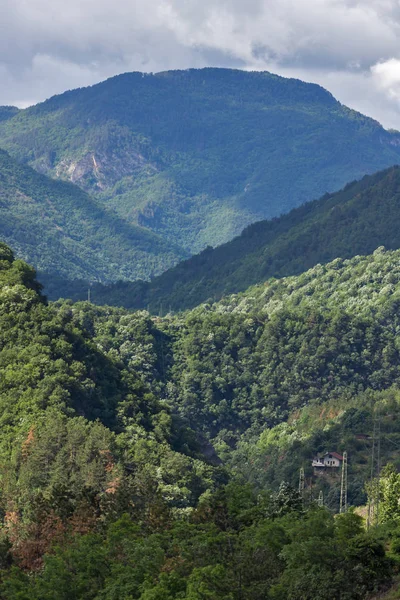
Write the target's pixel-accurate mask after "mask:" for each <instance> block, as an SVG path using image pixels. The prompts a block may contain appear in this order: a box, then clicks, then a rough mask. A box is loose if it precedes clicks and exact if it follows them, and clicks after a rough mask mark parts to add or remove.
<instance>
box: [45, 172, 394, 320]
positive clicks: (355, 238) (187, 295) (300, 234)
mask: <svg viewBox="0 0 400 600" xmlns="http://www.w3.org/2000/svg"><path fill="white" fill-rule="evenodd" d="M379 245H385V247H387V248H391V249H395V248H399V247H400V168H399V167H392V168H390V169H388V170H386V171H382V172H379V173H377V174H375V175H372V176H366V177H364V178H363V179H362V180H361V181H358V182H354V183H351V184H349V185H347V186H346V187H345V188H344V189H343V190H342V191H340V192H337V193H334V194H331V195H325V196H324V197H323V198H321V199H320V200H317V201H314V202H310V203H307V204H305V205H303V206H301V207H299V208H297V209H294V210H293V211H291V212H290V213H288V214H287V215H283V216H282V217H280V218H278V219H273V220H269V221H261V222H259V223H255V224H254V225H251V226H249V227H248V228H247V229H245V231H244V232H243V233H242V235H240V236H239V237H237V238H235V239H234V240H232V241H231V242H228V243H227V244H224V245H222V246H220V247H218V248H215V249H212V248H208V249H206V250H204V251H203V252H202V253H200V254H199V255H196V256H194V257H192V258H190V259H188V260H186V261H184V262H181V263H179V264H178V265H177V266H176V267H173V268H172V269H170V270H169V271H167V272H165V273H163V274H162V275H160V276H159V277H156V278H154V279H153V280H152V281H151V282H149V283H146V282H135V283H129V282H125V283H119V284H116V285H113V286H111V287H110V288H107V287H105V288H104V287H101V286H98V287H95V288H94V290H93V299H94V301H95V302H98V303H106V304H116V305H124V306H126V307H129V308H147V307H148V308H149V309H150V310H151V311H153V312H156V313H160V312H163V313H165V312H166V311H168V310H171V309H172V310H182V309H185V308H188V307H193V306H195V305H196V304H199V303H200V302H204V301H206V300H209V299H217V298H220V297H222V296H223V295H224V294H229V293H232V292H238V291H242V290H245V289H246V288H247V287H249V286H250V285H253V284H254V283H257V282H261V281H264V280H265V279H267V278H269V277H282V276H286V275H294V274H297V273H301V272H303V271H305V270H306V269H308V268H310V267H312V266H314V265H316V264H317V263H326V262H327V261H329V260H332V259H334V258H336V257H338V256H340V257H342V258H351V257H352V256H355V255H356V254H367V253H370V252H372V251H373V250H374V249H375V248H376V247H377V246H379ZM58 285H59V290H57V286H55V287H53V288H52V289H50V292H51V295H52V296H53V297H55V296H56V294H57V292H58V291H59V293H61V294H62V293H64V295H66V296H68V295H69V294H72V295H74V297H75V298H78V297H82V295H83V293H84V290H85V289H86V288H87V285H86V284H79V283H78V282H76V283H75V285H71V284H68V285H67V286H65V285H63V283H62V282H59V284H58Z"/></svg>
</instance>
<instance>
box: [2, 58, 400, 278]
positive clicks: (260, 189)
mask: <svg viewBox="0 0 400 600" xmlns="http://www.w3.org/2000/svg"><path fill="white" fill-rule="evenodd" d="M7 116H8V117H9V116H10V114H9V110H8V114H7ZM0 147H3V148H4V149H6V150H7V151H9V153H10V154H11V155H12V156H13V157H15V158H16V159H17V160H18V161H20V162H24V163H28V164H29V165H31V166H32V167H34V168H35V169H36V170H38V171H39V172H41V173H44V174H46V175H49V176H51V177H54V178H61V179H67V180H70V181H72V182H73V183H75V184H77V185H79V186H80V187H81V188H82V189H84V190H85V191H87V192H89V193H90V194H92V195H93V194H94V195H96V197H97V198H98V200H100V201H101V202H103V203H104V205H105V206H106V207H107V208H108V209H110V210H113V211H114V210H115V211H116V212H117V214H118V215H119V216H120V217H121V218H122V219H124V220H125V221H128V222H129V223H131V224H134V225H140V226H143V227H145V228H147V229H150V230H152V231H153V232H155V233H157V234H160V235H162V237H163V238H165V239H167V240H169V242H170V243H172V244H174V245H175V244H176V245H178V246H180V247H182V248H183V249H184V250H185V251H186V252H188V253H190V254H193V253H195V252H199V251H201V250H203V249H204V248H205V247H206V246H208V245H211V246H216V245H218V244H222V243H224V242H226V241H228V240H229V239H231V238H233V237H234V236H235V235H238V234H239V233H240V232H241V231H242V230H243V228H244V227H245V226H246V225H249V224H250V223H253V222H255V221H259V220H261V219H265V218H271V217H275V216H278V215H280V214H282V213H284V212H287V211H289V210H290V209H292V208H293V207H296V206H299V205H300V204H302V203H304V202H305V201H308V200H310V199H313V198H317V197H319V196H321V195H322V194H323V193H325V192H326V191H334V190H337V189H339V188H340V187H341V186H343V185H344V184H345V183H347V182H348V181H351V180H354V179H356V178H359V177H361V176H363V175H365V174H366V173H373V172H375V171H377V170H379V169H384V168H386V167H388V166H390V165H393V164H396V163H398V162H399V157H400V134H398V133H396V132H389V131H385V130H384V129H383V128H382V127H381V125H380V124H379V123H377V122H376V121H374V120H372V119H370V118H367V117H365V116H363V115H361V114H359V113H357V112H355V111H352V110H350V109H348V108H346V107H345V106H343V105H341V104H340V103H339V102H338V101H336V100H335V99H334V98H333V96H332V95H331V94H330V93H329V92H327V91H326V90H324V89H323V88H321V87H319V86H317V85H313V84H309V83H304V82H301V81H298V80H295V79H285V78H282V77H278V76H276V75H273V74H271V73H267V72H264V73H260V72H244V71H238V70H228V69H200V70H194V69H191V70H188V71H170V72H164V73H158V74H154V75H153V74H151V75H146V74H143V73H127V74H124V75H119V76H117V77H114V78H112V79H109V80H107V81H105V82H103V83H100V84H98V85H94V86H92V87H89V88H83V89H77V90H74V91H70V92H66V93H64V94H62V95H60V96H56V97H53V98H51V99H49V100H48V101H46V102H43V103H41V104H39V105H37V106H34V107H31V108H28V109H25V110H20V111H18V112H16V114H15V115H14V116H12V118H7V119H6V120H4V121H3V122H2V123H0ZM164 264H165V263H164ZM150 273H151V269H147V276H149V275H150Z"/></svg>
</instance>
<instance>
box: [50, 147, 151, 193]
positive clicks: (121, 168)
mask: <svg viewBox="0 0 400 600" xmlns="http://www.w3.org/2000/svg"><path fill="white" fill-rule="evenodd" d="M142 170H146V171H147V172H148V171H150V172H151V171H153V172H155V171H156V170H157V168H156V167H155V165H152V164H151V163H149V161H148V160H146V158H145V157H144V156H143V155H142V154H141V153H140V152H138V151H137V150H135V149H132V150H131V151H130V150H122V151H118V150H112V149H111V150H110V151H107V150H97V151H95V152H87V153H85V154H84V155H83V156H82V157H81V158H79V159H74V158H63V159H62V160H61V161H60V162H59V163H57V164H56V165H55V168H54V174H55V175H56V177H59V178H61V179H68V180H69V181H71V182H72V183H76V184H77V185H79V186H80V187H81V188H83V189H85V190H86V191H89V192H102V191H105V190H107V189H111V188H112V187H113V186H114V185H115V184H116V183H117V182H118V181H119V180H121V179H122V178H123V177H128V176H135V174H138V173H139V172H140V171H142Z"/></svg>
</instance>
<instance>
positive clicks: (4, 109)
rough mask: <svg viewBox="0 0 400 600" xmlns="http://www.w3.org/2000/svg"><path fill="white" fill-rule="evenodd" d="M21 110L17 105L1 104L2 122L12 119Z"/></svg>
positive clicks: (0, 116)
mask: <svg viewBox="0 0 400 600" xmlns="http://www.w3.org/2000/svg"><path fill="white" fill-rule="evenodd" d="M18 112H19V108H17V107H16V106H0V122H1V121H7V119H11V118H12V117H14V116H15V115H16V114H17V113H18Z"/></svg>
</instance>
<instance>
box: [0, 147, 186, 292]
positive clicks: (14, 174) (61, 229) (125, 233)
mask: <svg viewBox="0 0 400 600" xmlns="http://www.w3.org/2000/svg"><path fill="white" fill-rule="evenodd" d="M0 236H1V238H2V239H3V240H5V241H6V242H7V243H9V244H11V245H12V246H13V248H14V249H15V252H16V254H17V255H18V256H19V257H20V258H24V259H27V260H29V261H30V262H32V263H33V265H34V266H35V267H36V268H39V269H41V270H45V271H49V272H54V273H57V275H58V276H62V277H66V278H72V279H73V278H80V277H81V278H82V277H83V278H90V279H91V280H92V281H103V282H107V281H108V282H111V281H113V280H115V279H116V278H118V277H122V278H132V277H133V278H135V277H148V276H149V275H151V274H156V273H160V272H161V271H162V270H164V269H165V268H166V267H168V266H171V265H172V264H174V263H175V262H176V261H177V260H178V259H179V258H181V257H183V256H184V255H185V253H184V252H183V251H182V250H180V249H179V248H177V247H176V246H174V245H173V244H170V243H167V242H165V241H163V240H161V238H159V237H158V236H157V235H155V234H153V233H151V232H149V231H146V230H145V229H143V228H142V227H138V226H136V225H128V224H127V223H126V222H125V221H123V220H121V219H119V218H118V217H116V216H115V215H112V214H111V213H109V212H107V211H105V210H104V208H103V207H102V206H101V205H100V204H99V203H97V202H96V201H94V200H93V199H91V198H90V197H89V196H88V195H87V194H86V193H85V192H83V191H82V190H81V189H79V188H78V187H77V186H74V185H72V184H71V183H66V182H61V181H54V180H52V179H50V178H48V177H45V176H44V175H40V174H39V173H37V172H36V171H34V170H33V169H31V168H30V167H28V166H23V165H19V164H18V163H17V162H16V161H15V160H13V159H12V158H11V157H10V156H9V155H8V154H7V153H6V152H3V151H1V150H0Z"/></svg>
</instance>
